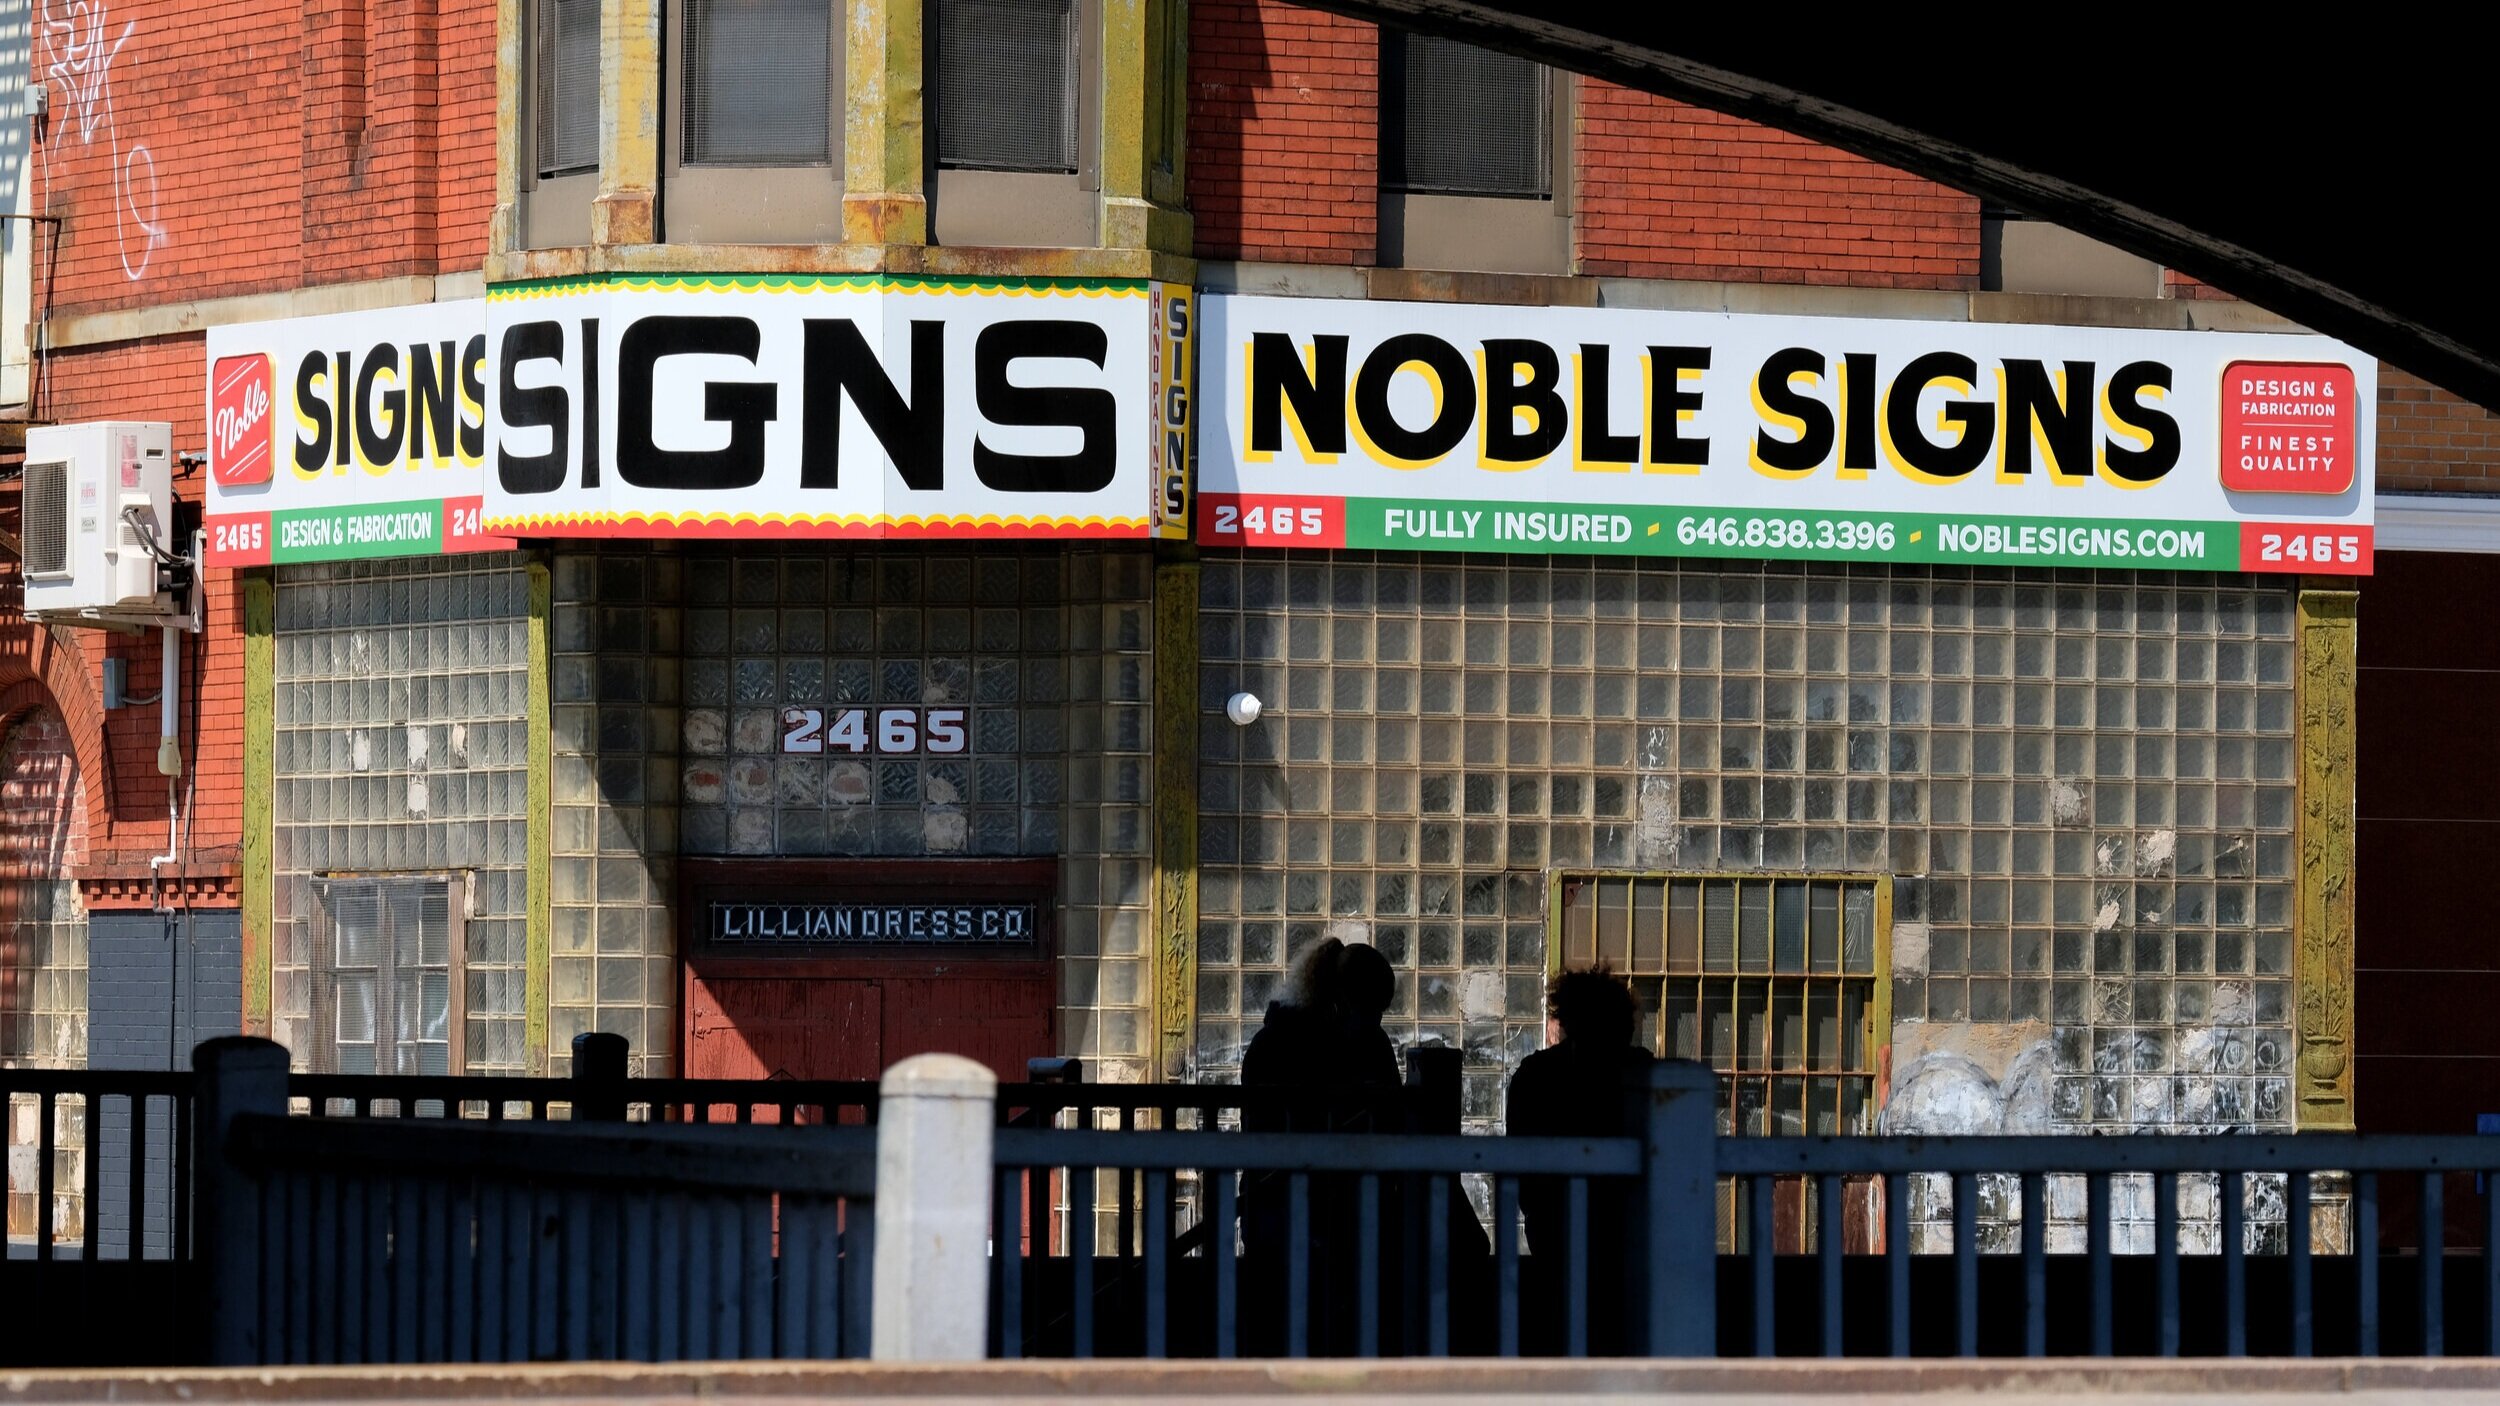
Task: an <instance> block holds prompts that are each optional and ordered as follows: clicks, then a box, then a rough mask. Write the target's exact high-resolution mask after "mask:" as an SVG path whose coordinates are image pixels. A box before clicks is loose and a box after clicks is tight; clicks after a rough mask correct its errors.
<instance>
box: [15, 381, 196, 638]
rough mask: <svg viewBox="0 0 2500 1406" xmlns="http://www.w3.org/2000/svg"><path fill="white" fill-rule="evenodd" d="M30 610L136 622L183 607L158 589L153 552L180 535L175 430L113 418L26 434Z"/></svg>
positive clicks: (61, 618)
mask: <svg viewBox="0 0 2500 1406" xmlns="http://www.w3.org/2000/svg"><path fill="white" fill-rule="evenodd" d="M25 462H26V469H25V479H24V495H23V498H22V500H21V501H22V502H23V504H24V512H23V519H22V521H23V527H24V531H23V543H22V545H23V548H24V551H23V555H22V558H21V564H22V566H23V568H24V572H25V579H26V614H27V616H28V617H29V618H31V619H41V620H50V621H54V622H58V623H63V624H77V623H82V622H84V623H137V622H141V621H145V620H148V619H151V618H153V617H157V616H171V615H174V614H175V613H176V612H177V611H178V610H179V609H180V608H181V604H180V603H179V602H177V601H176V600H175V598H174V596H173V594H172V593H171V592H168V591H161V590H159V589H158V581H159V579H160V578H159V575H158V572H157V566H158V562H157V558H156V555H155V553H154V552H151V551H150V550H149V546H150V544H151V543H153V544H154V545H155V546H156V547H157V548H158V549H159V550H162V551H164V552H168V553H172V554H175V555H186V554H188V552H189V550H190V549H189V544H187V543H178V542H176V541H175V540H174V534H173V501H174V456H173V427H172V426H171V425H166V424H150V423H144V422H138V423H134V422H126V421H111V422H106V423H100V424H87V425H37V426H32V427H30V428H29V429H28V430H27V431H26V461H25Z"/></svg>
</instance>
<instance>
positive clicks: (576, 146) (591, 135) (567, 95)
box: [532, 0, 599, 180]
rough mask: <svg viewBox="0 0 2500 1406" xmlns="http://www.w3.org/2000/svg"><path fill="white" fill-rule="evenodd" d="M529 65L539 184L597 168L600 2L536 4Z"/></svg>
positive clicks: (543, 1)
mask: <svg viewBox="0 0 2500 1406" xmlns="http://www.w3.org/2000/svg"><path fill="white" fill-rule="evenodd" d="M537 17H538V24H537V32H536V34H535V36H534V37H533V41H532V42H533V44H534V46H535V48H534V53H533V62H534V66H535V68H536V70H537V75H536V83H535V85H534V86H535V88H536V99H535V100H536V103H537V109H538V110H537V114H536V116H537V128H538V140H537V147H538V151H537V158H538V175H539V178H540V179H541V180H548V179H552V178H554V177H557V176H570V175H577V174H579V173H581V172H583V171H595V170H597V169H599V0H539V5H538V14H537Z"/></svg>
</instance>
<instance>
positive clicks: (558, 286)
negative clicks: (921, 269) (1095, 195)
mask: <svg viewBox="0 0 2500 1406" xmlns="http://www.w3.org/2000/svg"><path fill="white" fill-rule="evenodd" d="M837 292H838V293H916V294H928V295H951V296H955V297H983V298H1093V299H1106V298H1143V297H1146V296H1147V294H1148V288H1147V284H1146V282H1145V281H1143V280H1121V281H1112V282H1101V283H1075V282H1058V281H1049V282H1044V281H1040V280H1035V281H1033V282H1025V281H1021V280H984V279H962V280H957V279H923V278H908V277H905V278H896V277H889V276H886V275H882V274H824V275H813V274H735V273H723V274H630V275H618V276H612V277H607V278H579V279H549V280H546V281H544V282H526V283H511V284H503V285H500V286H496V287H490V288H488V289H487V290H486V300H487V301H488V302H490V303H522V302H539V301H545V300H548V299H556V298H575V297H584V296H587V295H590V294H594V293H750V294H752V293H837Z"/></svg>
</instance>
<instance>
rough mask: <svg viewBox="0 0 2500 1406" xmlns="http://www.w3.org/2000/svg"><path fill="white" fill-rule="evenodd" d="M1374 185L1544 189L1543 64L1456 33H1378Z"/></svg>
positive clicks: (1514, 192)
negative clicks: (1378, 146)
mask: <svg viewBox="0 0 2500 1406" xmlns="http://www.w3.org/2000/svg"><path fill="white" fill-rule="evenodd" d="M1381 38H1382V54H1381V69H1382V72H1383V73H1384V75H1386V77H1387V79H1388V83H1387V85H1386V86H1387V89H1388V91H1387V92H1386V93H1384V94H1383V99H1384V101H1383V104H1382V122H1381V137H1382V146H1383V147H1384V148H1385V150H1384V151H1383V153H1382V159H1381V167H1382V170H1381V177H1382V179H1381V184H1382V185H1383V186H1384V187H1386V188H1388V189H1391V190H1409V191H1424V192H1431V193H1438V194H1445V195H1508V196H1530V197H1533V196H1543V195H1546V194H1548V193H1549V192H1550V182H1549V180H1548V175H1547V170H1546V165H1547V162H1546V152H1547V142H1548V138H1547V127H1546V122H1547V111H1548V108H1549V107H1550V104H1549V103H1548V101H1547V98H1546V91H1547V88H1546V85H1547V81H1548V80H1547V77H1546V70H1545V67H1544V65H1542V64H1538V63H1534V62H1531V61H1530V60H1527V59H1522V58H1515V57H1513V56H1512V55H1509V54H1497V53H1495V52H1493V51H1492V50H1490V49H1479V48H1477V47H1475V46H1474V45H1472V44H1462V43H1460V42H1459V41H1457V40H1455V39H1443V38H1438V37H1435V36H1430V35H1422V34H1401V33H1398V32H1396V31H1394V30H1392V31H1384V32H1383V34H1382V36H1381Z"/></svg>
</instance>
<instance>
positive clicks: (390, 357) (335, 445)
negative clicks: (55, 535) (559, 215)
mask: <svg viewBox="0 0 2500 1406" xmlns="http://www.w3.org/2000/svg"><path fill="white" fill-rule="evenodd" d="M486 384H487V367H486V305H485V304H484V303H483V302H482V301H480V300H477V299H474V298H472V299H467V300H464V301H460V302H450V303H423V304H418V305H415V306H411V307H399V308H382V309H376V310H373V311H369V312H350V313H338V314H335V315H332V316H328V317H300V318H288V319H284V320H281V321H275V322H253V323H242V324H237V325H232V326H225V327H212V328H210V329H209V331H208V384H207V387H206V391H207V400H208V436H209V444H208V451H209V457H208V508H207V513H206V516H205V524H204V525H205V527H206V529H207V532H208V559H209V562H210V563H211V564H212V565H217V566H261V565H267V564H269V563H272V562H291V561H337V560H345V559H350V558H361V557H395V556H427V555H432V554H434V553H437V552H471V551H486V550H491V549H495V548H500V547H508V546H510V545H511V542H510V541H509V540H508V539H505V538H500V537H492V536H488V535H487V534H486V533H484V532H483V531H481V530H480V526H479V503H480V498H481V493H482V489H483V486H484V476H485V464H486Z"/></svg>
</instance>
